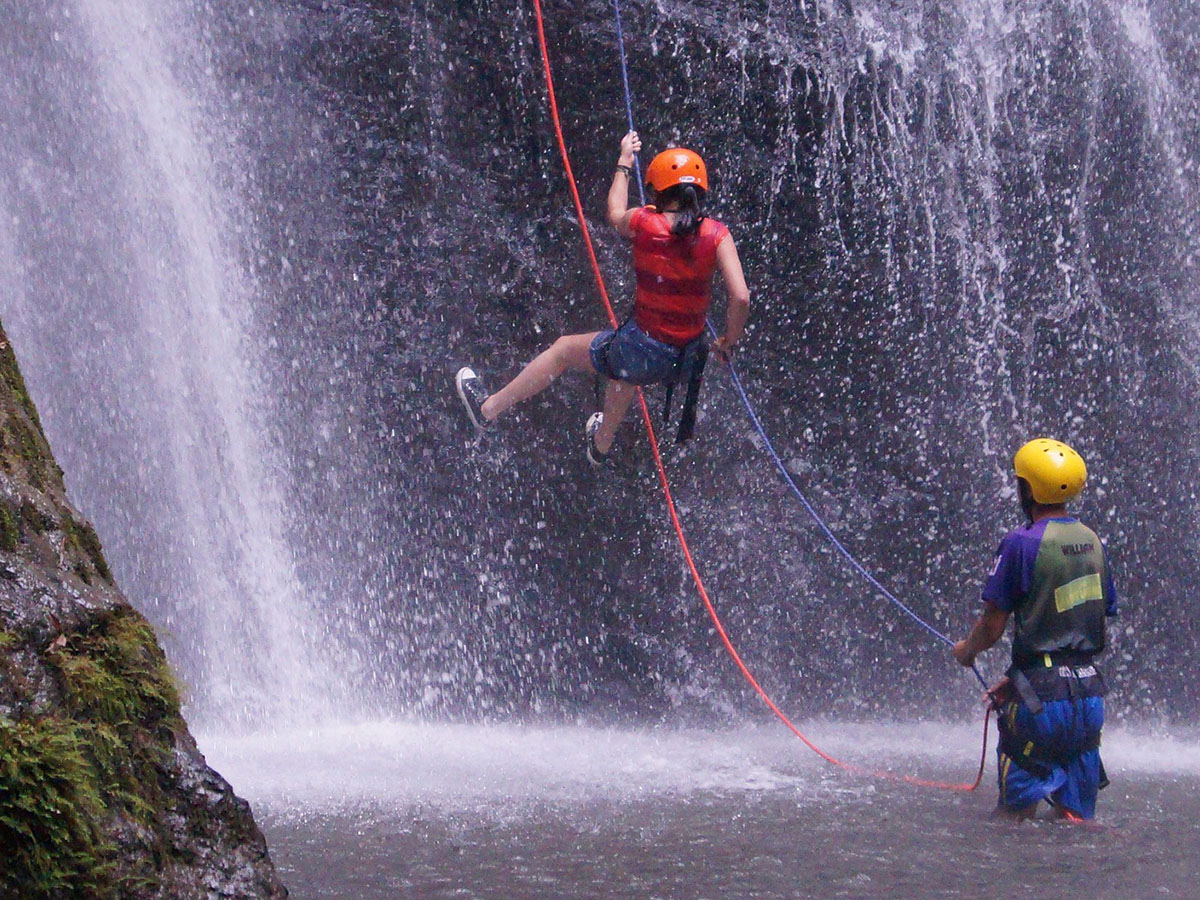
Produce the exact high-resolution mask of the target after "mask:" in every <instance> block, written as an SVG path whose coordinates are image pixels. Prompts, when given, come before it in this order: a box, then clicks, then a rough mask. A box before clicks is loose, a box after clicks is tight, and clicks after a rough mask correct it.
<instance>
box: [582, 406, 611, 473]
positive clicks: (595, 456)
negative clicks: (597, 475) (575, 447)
mask: <svg viewBox="0 0 1200 900" xmlns="http://www.w3.org/2000/svg"><path fill="white" fill-rule="evenodd" d="M603 424H604V413H601V412H596V413H592V414H591V416H590V417H589V418H588V420H587V427H586V428H585V429H584V434H585V435H586V436H587V459H588V462H590V463H591V464H592V467H593V468H596V469H599V468H600V467H601V466H603V465H604V464H605V463H606V462H608V454H607V453H601V452H600V448H599V447H597V446H596V432H597V431H599V430H600V426H601V425H603Z"/></svg>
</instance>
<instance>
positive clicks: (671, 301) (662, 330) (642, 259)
mask: <svg viewBox="0 0 1200 900" xmlns="http://www.w3.org/2000/svg"><path fill="white" fill-rule="evenodd" d="M629 229H630V231H632V232H633V269H634V272H635V273H636V274H637V294H636V296H635V298H634V302H633V319H634V321H635V322H636V323H637V326H638V328H640V329H642V331H644V332H646V334H648V335H650V337H652V338H654V339H655V340H659V341H662V342H663V343H665V344H671V345H673V346H676V347H682V346H683V345H684V344H687V343H688V342H689V341H693V340H695V339H696V338H698V337H699V336H700V334H701V333H702V332H703V331H704V317H705V315H706V314H707V313H708V305H709V302H710V301H711V300H712V279H713V273H714V272H715V271H716V268H717V245H718V244H720V243H721V241H722V240H724V239H725V236H726V235H727V234H729V229H728V228H726V227H725V226H724V225H722V224H721V223H720V222H718V221H717V220H716V219H708V218H705V219H702V220H701V221H700V231H699V232H698V233H697V234H695V235H693V236H691V237H678V236H676V235H673V234H671V225H670V223H669V222H668V221H667V217H666V216H665V215H663V214H662V213H660V212H658V211H657V210H655V208H654V207H653V206H644V207H642V208H641V209H637V210H634V213H633V215H632V216H631V217H630V219H629Z"/></svg>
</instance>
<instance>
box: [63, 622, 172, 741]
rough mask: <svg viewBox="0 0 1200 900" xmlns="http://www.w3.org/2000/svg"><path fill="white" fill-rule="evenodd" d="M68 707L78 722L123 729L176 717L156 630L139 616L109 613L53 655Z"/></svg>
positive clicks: (167, 672) (169, 682) (167, 669)
mask: <svg viewBox="0 0 1200 900" xmlns="http://www.w3.org/2000/svg"><path fill="white" fill-rule="evenodd" d="M49 659H50V662H51V663H52V664H53V665H54V666H55V667H56V668H57V669H58V671H59V672H60V673H61V675H62V685H63V694H64V698H65V700H66V702H67V708H68V709H69V710H70V711H71V712H72V713H73V714H74V715H75V716H77V717H79V718H85V719H90V720H95V721H100V722H103V723H108V724H113V725H121V724H127V723H131V722H140V723H154V722H163V721H167V720H175V721H174V722H173V723H172V724H175V723H177V721H178V717H179V692H178V690H177V688H176V686H175V679H174V677H173V676H172V674H171V670H170V667H169V666H168V665H167V660H166V657H165V656H163V653H162V650H160V649H159V647H158V641H157V639H156V638H155V636H154V630H153V629H152V628H151V627H150V624H149V623H148V622H147V621H146V620H145V619H143V618H142V617H141V616H139V615H137V613H134V612H132V611H131V610H130V611H126V610H122V611H118V612H115V613H113V614H112V615H111V616H110V617H108V618H107V619H106V620H104V621H103V622H101V623H100V624H99V625H98V626H97V627H95V628H94V629H93V630H92V631H91V632H89V633H87V634H84V635H77V636H75V637H73V638H71V639H70V640H69V641H68V642H67V645H66V646H65V647H61V648H56V649H54V650H52V651H51V653H50V656H49Z"/></svg>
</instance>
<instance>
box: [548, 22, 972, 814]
mask: <svg viewBox="0 0 1200 900" xmlns="http://www.w3.org/2000/svg"><path fill="white" fill-rule="evenodd" d="M533 8H534V15H535V20H536V24H537V36H538V46H539V48H540V50H541V55H542V66H543V68H544V70H545V76H546V93H547V97H548V99H549V105H550V118H551V121H552V123H553V125H554V133H555V137H556V139H557V142H558V149H559V153H560V155H561V157H562V163H563V168H564V170H565V172H566V176H567V184H568V186H569V187H570V190H571V199H572V200H573V201H574V204H575V215H576V217H577V219H578V221H579V230H580V232H581V233H582V236H583V243H584V246H585V248H586V250H587V255H588V260H589V262H590V263H591V267H592V274H593V276H594V278H595V281H596V287H597V289H598V290H599V292H600V299H601V301H602V302H603V303H604V309H605V312H606V313H607V315H608V319H609V322H610V323H611V324H612V326H613V327H614V328H615V327H616V326H617V316H616V313H615V311H614V310H613V306H612V302H611V301H610V300H609V296H608V289H607V287H606V286H605V283H604V276H603V275H602V274H601V271H600V263H599V261H598V260H597V258H596V250H595V247H594V245H593V244H592V236H591V232H590V230H589V229H588V225H587V219H586V217H585V216H584V212H583V201H582V200H581V199H580V196H579V187H578V185H577V184H576V181H575V174H574V172H573V170H572V169H571V160H570V156H569V154H568V153H567V143H566V138H565V137H564V135H563V130H562V122H561V120H560V118H559V114H558V100H557V98H556V96H555V93H554V77H553V74H552V73H551V68H550V50H549V47H548V45H547V42H546V28H545V22H544V21H543V17H542V4H541V0H533ZM617 11H618V17H619V15H620V12H619V6H617ZM619 27H620V26H619V24H618V28H619ZM621 59H622V66H623V67H624V41H623V40H622V47H621ZM624 80H625V87H626V109H627V112H628V114H629V118H630V122H631V124H632V120H633V107H632V103H631V102H630V101H629V99H628V98H629V93H628V76H627V75H626V77H625V79H624ZM639 171H640V170H639ZM638 184H639V189H640V186H641V178H640V176H639V178H638ZM637 396H638V403H639V405H640V407H641V411H642V419H643V421H644V423H645V426H646V436H647V438H648V439H649V442H650V451H651V454H652V455H653V458H654V466H655V469H656V470H657V472H658V480H659V485H660V486H661V487H662V491H663V497H664V498H665V500H666V504H667V512H668V513H669V514H670V519H671V525H672V526H673V527H674V529H675V535H676V537H677V538H678V540H679V546H680V548H681V550H682V551H683V558H684V560H685V562H686V563H687V568H688V570H689V572H690V573H691V576H692V581H693V582H694V583H695V585H696V590H697V592H698V593H699V594H700V599H701V600H702V601H703V602H704V608H705V610H706V611H707V612H708V616H709V618H710V619H711V620H712V623H713V626H714V628H715V629H716V632H717V635H718V636H719V637H720V639H721V643H722V644H723V645H724V647H725V650H726V652H728V654H729V656H730V658H731V659H732V660H733V662H734V663H735V664H736V665H737V668H738V670H739V671H740V672H741V673H742V676H743V677H744V678H745V679H746V682H747V683H748V684H749V685H750V686H751V687H752V688H753V689H754V691H755V693H756V694H758V696H759V698H760V699H762V701H763V702H764V703H765V704H766V705H767V708H768V709H770V710H771V712H772V713H774V714H775V717H776V718H777V719H779V721H780V722H782V723H783V724H784V725H785V726H786V727H787V728H788V730H789V731H791V732H792V734H794V735H795V736H796V737H797V738H799V739H800V741H801V742H802V743H803V744H804V745H805V746H806V747H808V748H809V749H810V750H812V751H813V752H814V753H816V754H817V755H818V756H819V757H821V758H822V759H823V760H825V761H826V762H828V763H831V764H832V765H835V766H838V767H840V768H842V769H845V770H846V771H849V772H851V773H854V774H857V775H866V776H870V777H873V778H880V779H887V780H889V781H902V782H905V783H907V784H914V785H919V786H921V787H931V788H939V789H943V790H952V791H973V790H975V788H977V787H978V786H979V783H980V781H982V779H983V770H984V767H985V765H986V762H987V731H988V724H989V718H990V717H988V716H985V717H984V749H983V753H982V754H981V756H980V760H979V773H978V775H977V776H976V778H975V781H974V783H965V782H964V783H958V782H945V781H932V780H928V779H924V778H917V777H915V776H912V775H897V774H896V773H894V772H888V771H883V770H875V769H867V768H863V767H861V766H857V765H854V764H852V763H848V762H845V761H843V760H841V759H838V758H837V757H835V756H832V755H831V754H829V753H827V752H825V751H824V750H822V749H821V748H820V747H818V746H817V745H816V744H814V743H813V742H812V741H811V740H809V739H808V737H806V736H805V735H804V733H803V732H801V731H800V729H799V728H797V727H796V726H795V725H794V724H793V723H792V721H791V720H790V719H789V718H788V717H787V715H785V714H784V712H783V710H781V709H780V708H779V707H778V706H777V705H776V704H775V702H774V701H773V700H772V699H771V697H770V696H769V695H768V694H767V692H766V691H765V690H764V689H763V687H762V685H760V684H759V683H758V680H757V679H756V678H755V677H754V675H753V674H752V673H751V671H750V669H749V668H748V667H747V666H746V664H745V662H743V661H742V657H741V655H740V654H739V653H738V652H737V649H736V648H735V647H734V645H733V642H732V641H731V640H730V638H729V635H728V634H727V633H726V631H725V626H724V624H723V623H722V622H721V618H720V616H719V615H718V614H717V610H716V607H715V606H713V603H712V600H711V599H710V598H709V596H708V590H707V589H706V588H705V586H704V580H703V579H702V578H701V576H700V570H699V569H698V568H697V566H696V562H695V560H694V559H693V558H692V551H691V548H690V546H689V545H688V541H687V536H686V534H685V533H684V530H683V523H682V521H681V520H680V518H679V513H678V511H677V510H676V508H675V499H674V496H673V495H672V493H671V485H670V482H669V480H668V479H667V471H666V468H665V467H664V465H663V460H662V453H661V452H660V450H659V445H658V437H657V435H656V433H655V431H654V423H653V420H652V418H651V415H650V408H649V406H648V405H647V404H646V397H645V394H644V393H643V392H642V390H641V389H640V388H639V389H638V392H637ZM914 615H915V614H914ZM977 674H978V673H977Z"/></svg>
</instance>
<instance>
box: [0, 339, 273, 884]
mask: <svg viewBox="0 0 1200 900" xmlns="http://www.w3.org/2000/svg"><path fill="white" fill-rule="evenodd" d="M0 421H2V426H0V896H3V897H20V898H22V900H34V898H39V897H104V898H108V897H111V898H122V900H125V898H139V900H140V898H160V897H161V898H173V900H174V898H193V897H195V898H206V897H245V898H251V897H253V898H259V897H263V898H267V897H270V898H276V897H286V896H287V891H286V889H285V888H284V887H283V885H282V884H281V883H280V882H279V880H278V878H277V877H276V875H275V871H274V867H273V866H272V864H271V861H270V859H269V857H268V856H267V848H266V842H265V841H264V839H263V836H262V834H261V832H260V831H259V830H258V827H257V826H256V825H255V824H254V820H253V818H252V817H251V814H250V808H249V806H248V804H247V803H246V802H245V801H244V800H241V799H239V798H238V797H237V796H235V795H234V793H233V790H232V789H231V788H230V786H229V784H228V783H227V782H226V781H225V780H224V779H223V778H222V777H221V776H220V775H218V774H217V773H216V772H214V771H213V770H212V769H210V768H209V767H208V766H207V765H206V764H205V761H204V757H203V756H202V755H201V754H200V751H199V750H198V749H197V748H196V743H195V741H194V740H193V739H192V736H191V735H190V734H189V733H188V729H187V725H186V723H185V722H184V721H183V718H182V716H181V715H180V710H179V697H178V688H177V686H176V684H175V681H174V680H173V678H172V675H171V672H170V670H169V669H168V666H167V663H166V659H165V658H164V656H163V653H162V650H161V649H160V648H159V645H158V642H157V640H156V639H155V636H154V632H153V630H152V629H151V628H150V626H149V625H148V624H147V622H146V621H145V619H143V618H142V616H141V615H139V614H138V613H137V612H136V611H135V610H134V609H133V608H132V607H130V606H129V604H128V603H127V602H126V601H125V599H124V598H123V597H122V595H121V592H120V591H119V590H118V589H117V587H116V586H115V585H114V584H113V581H112V575H111V573H110V572H109V568H108V564H107V563H106V562H105V559H104V554H103V552H102V551H101V548H100V543H99V541H98V540H97V538H96V533H95V531H94V530H93V529H92V526H91V525H90V524H88V523H87V522H85V521H83V520H82V519H81V518H80V516H79V514H78V513H77V512H76V511H75V510H74V509H73V508H72V506H71V504H70V503H69V502H68V500H67V498H66V494H65V491H64V487H63V476H62V471H61V470H60V469H59V468H58V466H57V464H56V463H55V461H54V457H53V456H52V454H51V452H50V448H49V445H48V444H47V442H46V439H45V437H44V436H43V433H42V429H41V424H40V422H39V420H38V414H37V410H36V409H35V408H34V406H33V403H32V402H31V401H30V399H29V395H28V393H27V392H26V390H25V385H24V381H23V379H22V377H21V374H20V371H19V370H18V368H17V364H16V360H15V357H14V355H13V351H12V348H11V346H10V345H9V343H8V339H7V336H6V335H5V334H4V332H3V330H2V329H0Z"/></svg>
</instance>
